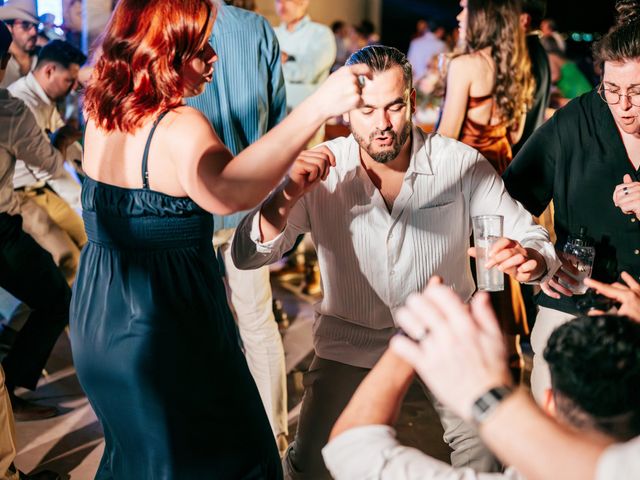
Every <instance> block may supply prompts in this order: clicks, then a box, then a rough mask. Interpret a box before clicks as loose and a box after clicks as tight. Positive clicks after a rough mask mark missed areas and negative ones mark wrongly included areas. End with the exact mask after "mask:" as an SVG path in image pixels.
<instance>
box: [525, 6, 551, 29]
mask: <svg viewBox="0 0 640 480" xmlns="http://www.w3.org/2000/svg"><path fill="white" fill-rule="evenodd" d="M522 13H526V14H528V15H529V16H530V17H531V27H532V28H538V27H539V26H540V22H542V19H543V18H544V16H545V15H546V14H547V0H523V1H522Z"/></svg>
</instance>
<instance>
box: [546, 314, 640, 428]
mask: <svg viewBox="0 0 640 480" xmlns="http://www.w3.org/2000/svg"><path fill="white" fill-rule="evenodd" d="M544 358H545V360H546V361H547V363H548V364H549V369H550V371H551V385H552V389H553V395H554V399H555V404H556V414H557V416H558V417H559V418H561V419H563V420H564V421H566V422H567V423H568V424H570V425H571V426H573V427H575V428H577V429H580V430H595V431H598V432H601V433H605V434H608V435H611V436H613V437H615V438H616V439H619V440H628V439H630V438H633V437H635V436H638V435H640V388H639V386H640V324H638V323H636V322H633V321H632V320H630V319H628V318H627V317H618V316H613V315H603V316H598V317H582V318H578V319H575V320H572V321H571V322H569V323H566V324H564V325H562V326H560V327H558V329H557V330H555V331H554V332H553V334H552V335H551V337H550V338H549V342H548V344H547V348H546V349H545V351H544Z"/></svg>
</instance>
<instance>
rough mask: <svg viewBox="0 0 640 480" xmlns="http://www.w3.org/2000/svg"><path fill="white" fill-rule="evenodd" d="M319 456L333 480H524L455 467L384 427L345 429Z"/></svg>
mask: <svg viewBox="0 0 640 480" xmlns="http://www.w3.org/2000/svg"><path fill="white" fill-rule="evenodd" d="M322 456H323V458H324V463H325V465H326V466H327V468H328V469H329V471H330V472H331V476H332V477H333V478H334V479H335V480H352V479H355V478H357V479H359V480H430V479H432V480H436V479H437V480H525V478H524V477H523V476H522V475H521V474H520V473H519V472H518V471H516V470H515V469H513V468H507V470H506V471H505V472H504V473H478V472H476V471H475V470H473V469H472V468H454V467H452V466H451V465H448V464H446V463H444V462H441V461H440V460H436V459H435V458H432V457H430V456H428V455H425V454H424V453H422V452H421V451H420V450H416V449H415V448H410V447H405V446H403V445H400V443H398V441H397V440H396V437H395V430H394V429H393V428H391V427H388V426H386V425H367V426H363V427H356V428H353V429H351V430H347V431H346V432H344V433H343V434H341V435H339V436H337V437H336V438H334V439H333V440H332V441H331V442H329V444H328V445H327V446H326V447H324V448H323V449H322ZM611 478H613V477H611Z"/></svg>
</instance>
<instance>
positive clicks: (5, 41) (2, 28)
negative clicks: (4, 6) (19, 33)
mask: <svg viewBox="0 0 640 480" xmlns="http://www.w3.org/2000/svg"><path fill="white" fill-rule="evenodd" d="M12 41H13V37H12V36H11V32H10V31H9V29H8V28H7V26H6V25H5V24H4V22H3V21H2V20H0V56H4V55H6V54H7V52H8V51H9V47H10V46H11V42H12Z"/></svg>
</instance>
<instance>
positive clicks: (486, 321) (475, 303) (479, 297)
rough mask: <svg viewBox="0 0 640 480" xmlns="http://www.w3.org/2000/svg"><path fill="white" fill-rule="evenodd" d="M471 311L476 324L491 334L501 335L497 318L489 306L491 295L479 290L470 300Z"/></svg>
mask: <svg viewBox="0 0 640 480" xmlns="http://www.w3.org/2000/svg"><path fill="white" fill-rule="evenodd" d="M471 313H472V316H473V318H474V320H475V321H476V323H477V324H478V326H479V327H480V328H481V329H482V330H484V331H485V332H487V333H489V334H490V335H493V336H502V333H501V332H500V326H499V324H498V319H497V318H496V314H495V312H494V310H493V307H492V306H491V297H490V296H489V294H488V293H486V292H480V293H478V294H476V295H475V296H474V297H473V300H471Z"/></svg>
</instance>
